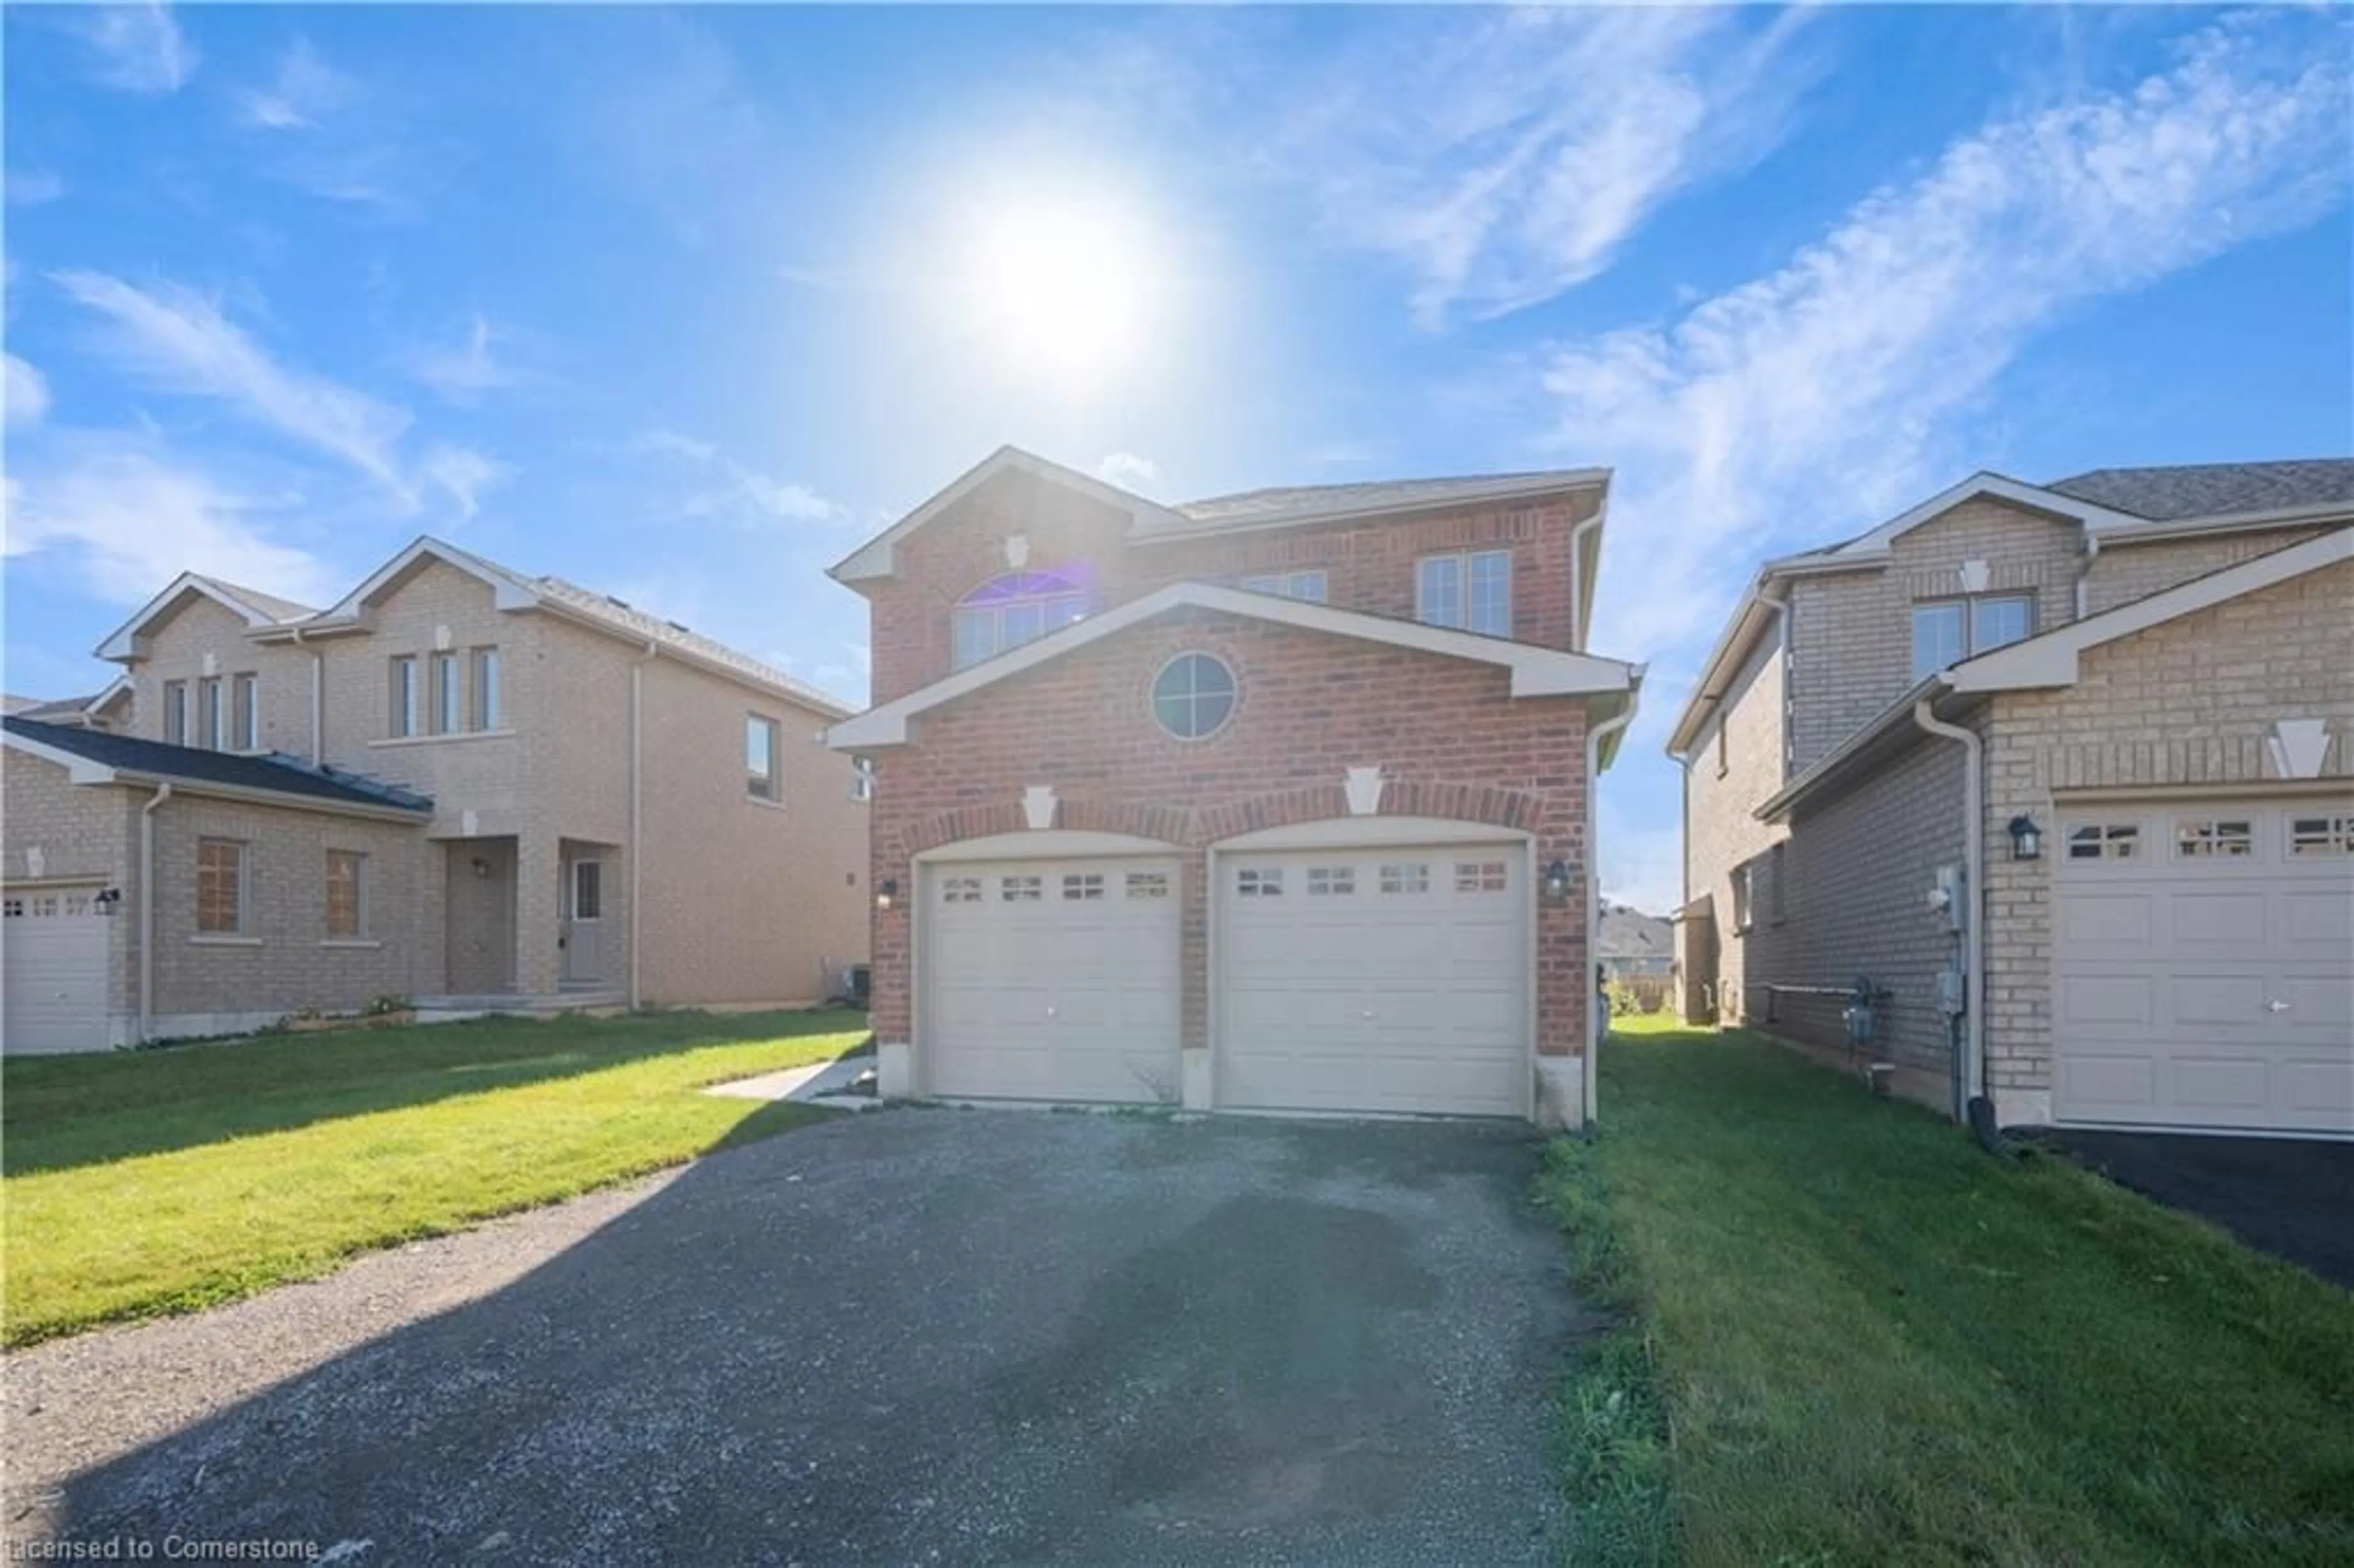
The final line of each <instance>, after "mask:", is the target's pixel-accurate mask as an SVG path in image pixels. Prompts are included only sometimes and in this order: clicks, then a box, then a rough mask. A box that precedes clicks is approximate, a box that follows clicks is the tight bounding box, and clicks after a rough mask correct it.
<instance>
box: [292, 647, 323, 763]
mask: <svg viewBox="0 0 2354 1568" xmlns="http://www.w3.org/2000/svg"><path fill="white" fill-rule="evenodd" d="M294 646H295V647H297V648H300V649H302V651H303V652H306V653H308V654H310V655H311V766H312V767H313V768H323V767H325V766H326V762H327V736H326V730H327V656H326V655H325V654H324V653H322V652H319V651H318V650H317V649H316V648H313V647H312V646H311V645H310V644H309V643H307V642H305V641H302V628H301V627H299V626H298V627H296V628H294Z"/></svg>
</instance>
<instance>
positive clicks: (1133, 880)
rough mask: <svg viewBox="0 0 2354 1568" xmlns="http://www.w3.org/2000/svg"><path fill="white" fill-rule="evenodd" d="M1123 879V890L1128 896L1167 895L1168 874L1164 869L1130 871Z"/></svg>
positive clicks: (1160, 896)
mask: <svg viewBox="0 0 2354 1568" xmlns="http://www.w3.org/2000/svg"><path fill="white" fill-rule="evenodd" d="M1124 880H1125V890H1126V892H1127V894H1128V896H1129V897H1130V898H1138V899H1150V898H1166V897H1168V896H1169V874H1168V873H1167V872H1165V871H1131V872H1129V874H1128V875H1127V877H1126V878H1125V879H1124Z"/></svg>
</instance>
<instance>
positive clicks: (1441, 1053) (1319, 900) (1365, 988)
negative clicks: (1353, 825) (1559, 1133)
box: [1216, 843, 1532, 1117]
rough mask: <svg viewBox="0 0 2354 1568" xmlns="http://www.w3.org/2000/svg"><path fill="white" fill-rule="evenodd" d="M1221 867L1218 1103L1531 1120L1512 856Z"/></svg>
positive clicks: (1257, 858)
mask: <svg viewBox="0 0 2354 1568" xmlns="http://www.w3.org/2000/svg"><path fill="white" fill-rule="evenodd" d="M1217 868H1218V880H1219V884H1220V885H1219V890H1218V897H1219V900H1220V904H1219V908H1218V922H1219V925H1218V953H1219V959H1218V963H1219V991H1220V996H1219V1007H1220V1030H1219V1035H1218V1060H1217V1068H1216V1076H1217V1094H1218V1103H1219V1104H1221V1105H1225V1106H1234V1107H1248V1108H1258V1109H1268V1110H1361V1111H1429V1112H1443V1113H1446V1114H1449V1115H1457V1116H1511V1117H1519V1116H1525V1115H1527V1114H1528V1108H1529V1096H1530V1093H1531V1087H1530V1086H1531V1081H1532V1079H1531V1075H1532V1068H1531V1066H1530V1064H1529V951H1528V949H1529V937H1528V904H1529V885H1528V853H1527V851H1526V849H1525V848H1524V847H1523V846H1522V845H1521V844H1518V843H1499V844H1479V845H1461V844H1449V845H1441V846H1437V847H1432V848H1425V849H1390V848H1383V849H1362V850H1313V851H1306V852H1288V853H1274V854H1247V853H1226V854H1223V855H1221V856H1219V857H1218V860H1217Z"/></svg>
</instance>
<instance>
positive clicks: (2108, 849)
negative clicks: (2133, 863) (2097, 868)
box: [2067, 822, 2141, 861]
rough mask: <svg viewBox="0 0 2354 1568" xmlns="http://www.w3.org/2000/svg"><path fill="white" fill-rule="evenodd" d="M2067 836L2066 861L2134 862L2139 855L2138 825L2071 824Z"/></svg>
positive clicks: (2126, 823)
mask: <svg viewBox="0 0 2354 1568" xmlns="http://www.w3.org/2000/svg"><path fill="white" fill-rule="evenodd" d="M2067 833H2068V858H2069V859H2070V860H2076V861H2120V860H2135V859H2137V858H2139V857H2140V854H2141V824H2140V823H2139V822H2072V823H2070V824H2069V825H2068V830H2067Z"/></svg>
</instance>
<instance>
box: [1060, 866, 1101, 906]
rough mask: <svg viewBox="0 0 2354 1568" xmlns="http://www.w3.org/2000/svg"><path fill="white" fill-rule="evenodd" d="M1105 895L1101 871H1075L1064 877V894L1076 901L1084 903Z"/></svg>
mask: <svg viewBox="0 0 2354 1568" xmlns="http://www.w3.org/2000/svg"><path fill="white" fill-rule="evenodd" d="M1103 895H1104V879H1103V874H1102V873H1101V872H1095V871H1090V872H1081V873H1074V874H1071V875H1068V876H1066V877H1064V878H1063V896H1064V897H1065V898H1066V899H1069V900H1071V901H1072V902H1074V903H1084V902H1087V901H1089V900H1093V899H1098V898H1101V897H1102V896H1103Z"/></svg>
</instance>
